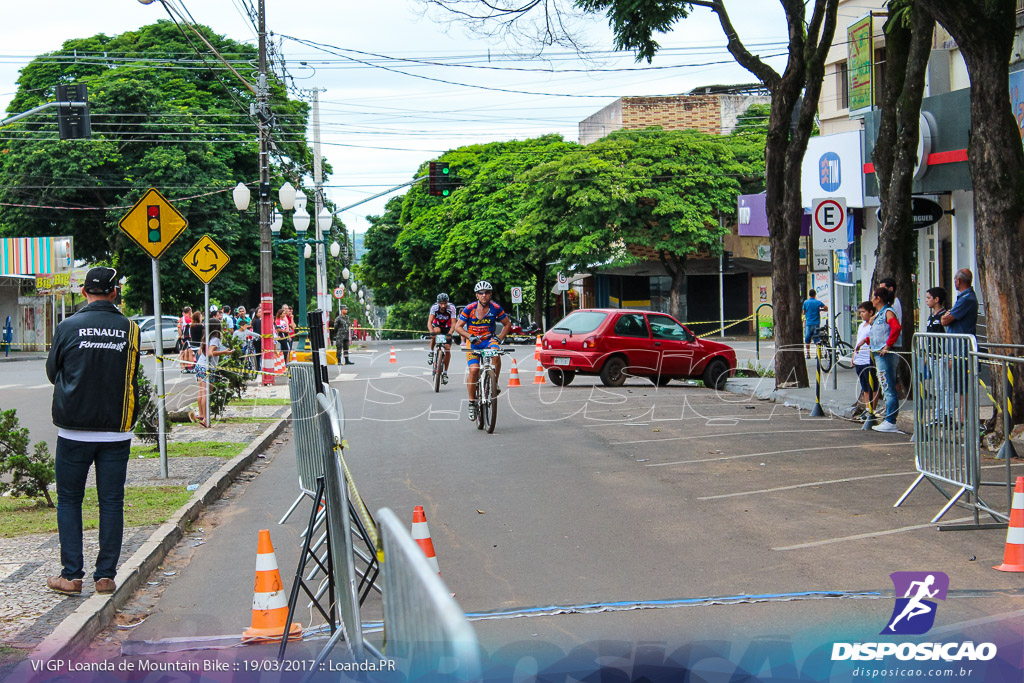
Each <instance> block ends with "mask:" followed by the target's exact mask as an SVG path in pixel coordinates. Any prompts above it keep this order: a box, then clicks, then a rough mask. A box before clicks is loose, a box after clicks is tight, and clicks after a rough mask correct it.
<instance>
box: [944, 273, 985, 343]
mask: <svg viewBox="0 0 1024 683" xmlns="http://www.w3.org/2000/svg"><path fill="white" fill-rule="evenodd" d="M973 281H974V274H973V273H971V271H970V270H968V269H967V268H961V269H960V270H958V271H956V275H955V276H954V277H953V286H954V287H956V291H957V295H956V303H955V304H953V308H951V309H949V312H948V313H946V315H944V316H942V319H941V322H942V324H943V325H945V326H946V332H949V333H951V334H973V335H977V334H978V295H977V294H975V292H974V287H972V286H971V283H972V282H973Z"/></svg>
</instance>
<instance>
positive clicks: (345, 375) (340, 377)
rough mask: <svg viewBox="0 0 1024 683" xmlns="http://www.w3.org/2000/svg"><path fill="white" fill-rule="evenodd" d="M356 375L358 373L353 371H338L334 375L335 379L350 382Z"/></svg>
mask: <svg viewBox="0 0 1024 683" xmlns="http://www.w3.org/2000/svg"><path fill="white" fill-rule="evenodd" d="M358 376H359V375H358V374H357V373H355V372H342V373H339V374H338V376H337V377H335V379H336V380H338V381H339V382H351V381H352V380H354V379H355V378H356V377H358Z"/></svg>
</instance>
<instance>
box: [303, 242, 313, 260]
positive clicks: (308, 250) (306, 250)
mask: <svg viewBox="0 0 1024 683" xmlns="http://www.w3.org/2000/svg"><path fill="white" fill-rule="evenodd" d="M312 255H313V248H312V247H310V246H309V245H308V244H307V245H306V246H305V247H304V248H303V250H302V258H309V257H310V256H312Z"/></svg>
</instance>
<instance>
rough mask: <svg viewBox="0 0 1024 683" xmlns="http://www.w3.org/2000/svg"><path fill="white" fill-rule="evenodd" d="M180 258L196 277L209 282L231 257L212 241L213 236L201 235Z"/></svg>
mask: <svg viewBox="0 0 1024 683" xmlns="http://www.w3.org/2000/svg"><path fill="white" fill-rule="evenodd" d="M181 260H182V261H183V262H184V264H185V267H187V268H188V269H189V270H191V271H192V272H193V273H194V274H195V276H196V277H197V278H199V279H200V280H202V281H203V282H204V283H206V284H210V281H211V280H213V278H215V277H217V276H218V275H220V271H222V270H224V266H226V265H227V264H228V261H230V260H231V257H230V256H228V254H227V252H225V251H224V250H223V249H221V248H220V247H219V246H218V245H217V243H216V242H214V241H213V238H211V237H210V236H209V235H203V236H202V237H201V238H199V241H198V242H196V243H195V245H194V246H193V247H192V248H191V249H189V250H188V252H187V253H186V254H185V257H184V258H183V259H181Z"/></svg>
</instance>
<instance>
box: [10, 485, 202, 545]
mask: <svg viewBox="0 0 1024 683" xmlns="http://www.w3.org/2000/svg"><path fill="white" fill-rule="evenodd" d="M51 495H52V496H53V499H54V502H56V501H57V496H56V494H51ZM191 497H192V492H191V491H187V490H186V489H185V487H184V486H129V487H128V488H126V489H125V492H124V525H125V527H138V526H150V525H153V524H162V523H163V522H166V521H167V519H168V517H170V515H171V513H173V512H174V511H175V510H177V509H178V508H180V507H181V506H182V505H184V504H185V502H186V501H187V500H188V499H189V498H191ZM99 517H100V511H99V505H98V504H97V502H96V489H95V488H94V487H90V488H87V489H86V490H85V500H84V501H83V502H82V528H83V529H96V528H98V527H99ZM56 532H57V509H56V508H50V507H46V503H45V502H43V501H41V500H38V499H34V498H0V537H2V538H12V537H14V536H22V535H25V534H44V533H56Z"/></svg>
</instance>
